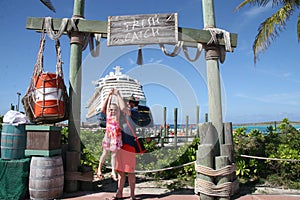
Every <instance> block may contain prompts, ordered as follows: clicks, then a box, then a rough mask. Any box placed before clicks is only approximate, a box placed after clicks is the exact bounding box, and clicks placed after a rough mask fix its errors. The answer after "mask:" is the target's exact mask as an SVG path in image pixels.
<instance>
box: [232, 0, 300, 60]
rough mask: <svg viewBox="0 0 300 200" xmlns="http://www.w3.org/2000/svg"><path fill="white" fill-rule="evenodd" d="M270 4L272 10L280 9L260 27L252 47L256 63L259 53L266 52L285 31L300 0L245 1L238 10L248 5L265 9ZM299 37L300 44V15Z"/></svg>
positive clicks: (299, 17) (299, 20) (299, 24)
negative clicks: (280, 33) (281, 32)
mask: <svg viewBox="0 0 300 200" xmlns="http://www.w3.org/2000/svg"><path fill="white" fill-rule="evenodd" d="M269 3H271V4H272V8H274V7H279V9H278V10H277V11H276V12H275V13H274V14H273V15H272V16H270V17H269V18H267V19H266V20H265V21H264V22H263V23H261V24H260V26H259V29H258V33H257V35H256V37H255V40H254V43H253V46H252V48H253V53H254V63H256V60H257V59H258V53H260V52H263V51H265V50H266V49H267V48H268V47H269V46H270V44H271V42H272V41H273V40H274V39H275V38H276V37H277V36H278V35H279V32H280V31H282V30H284V29H285V26H286V22H287V21H288V20H289V18H290V17H291V16H292V15H293V14H294V12H295V10H296V9H298V8H299V6H300V0H244V1H243V2H242V3H241V4H240V5H238V6H237V7H236V10H239V9H240V8H242V7H244V6H245V5H246V4H251V5H257V6H261V7H265V6H266V5H268V4H269ZM297 36H298V42H300V13H299V14H298V22H297Z"/></svg>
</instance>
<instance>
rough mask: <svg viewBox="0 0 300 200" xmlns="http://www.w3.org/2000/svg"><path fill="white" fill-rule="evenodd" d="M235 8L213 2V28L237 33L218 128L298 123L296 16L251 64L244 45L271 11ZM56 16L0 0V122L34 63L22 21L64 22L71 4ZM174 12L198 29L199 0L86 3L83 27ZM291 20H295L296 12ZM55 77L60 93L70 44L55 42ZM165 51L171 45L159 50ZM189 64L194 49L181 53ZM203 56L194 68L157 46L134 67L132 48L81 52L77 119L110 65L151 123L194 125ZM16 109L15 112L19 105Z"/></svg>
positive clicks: (49, 63) (34, 36)
mask: <svg viewBox="0 0 300 200" xmlns="http://www.w3.org/2000/svg"><path fill="white" fill-rule="evenodd" d="M240 2H241V1H226V2H225V1H224V0H215V17H216V27H217V28H221V29H225V30H227V31H229V32H233V33H237V34H238V46H237V48H236V49H235V50H234V52H233V53H227V55H226V60H225V62H224V64H220V76H221V82H222V108H223V121H224V122H233V123H240V122H260V121H274V120H282V119H283V118H285V117H287V118H289V119H290V120H293V121H300V106H299V104H300V101H299V99H300V90H299V86H300V81H299V78H298V76H299V75H300V68H299V67H300V66H299V61H298V59H297V56H298V55H299V52H300V46H299V43H298V41H297V34H296V17H297V16H296V15H295V16H292V18H291V19H290V20H289V21H288V23H287V26H286V27H287V29H286V30H284V31H283V32H281V33H280V37H278V38H277V39H276V40H274V41H273V42H272V44H271V46H270V47H269V48H268V49H267V51H265V52H264V53H262V54H260V57H259V58H260V59H259V60H258V62H257V63H256V65H255V64H254V62H253V52H252V44H253V41H254V38H255V35H256V33H257V29H258V27H259V24H260V23H261V22H262V21H263V20H264V19H266V17H267V16H269V15H270V14H271V13H272V12H273V11H274V10H273V9H272V8H271V7H268V6H267V7H265V8H257V7H245V8H243V9H242V10H240V11H238V12H235V11H234V8H235V7H236V6H237V5H238V4H239V3H240ZM52 3H53V5H54V6H55V7H56V10H57V12H56V13H52V12H51V11H49V10H48V9H47V8H46V7H45V6H44V5H43V4H42V3H40V1H39V0H26V1H24V0H2V1H0V26H1V27H2V28H1V36H2V37H1V38H2V40H1V45H0V52H1V59H0V69H1V74H0V83H1V85H2V91H1V93H0V99H1V103H0V114H1V115H4V114H5V113H6V112H7V111H8V110H9V108H10V104H11V103H12V104H14V105H16V104H17V103H18V96H17V92H20V93H21V98H22V97H23V96H24V94H25V93H26V89H27V87H28V85H29V81H30V77H31V75H32V71H33V66H34V64H35V62H36V56H37V51H38V47H39V37H40V35H39V34H38V33H37V32H35V31H32V30H27V29H26V28H25V24H26V18H27V17H46V16H51V17H53V18H65V17H68V18H70V17H71V16H72V13H73V1H72V0H64V1H59V0H52ZM173 12H177V13H178V26H179V27H185V28H194V29H203V16H202V2H201V0H189V1H179V0H164V1H161V0H160V1H159V0H152V1H143V0H142V1H141V0H131V1H124V0H116V1H107V0H106V1H104V0H86V1H85V18H86V19H87V20H102V21H107V17H108V16H116V15H135V14H152V13H173ZM296 14H297V13H296ZM61 44H62V58H63V61H64V65H63V70H64V76H65V82H66V85H67V86H68V78H69V56H70V45H69V38H68V37H67V36H62V37H61ZM167 48H168V50H170V51H171V50H172V48H173V47H172V46H168V47H167ZM189 52H190V54H191V57H192V56H193V55H194V52H195V49H189ZM203 55H204V52H202V56H201V57H200V58H199V59H198V60H197V61H196V62H193V63H191V62H189V61H187V59H186V58H185V56H184V54H183V53H182V52H181V53H180V54H179V55H178V56H177V57H173V58H171V57H168V56H166V55H164V54H163V53H162V52H161V50H160V48H159V46H158V45H147V46H145V47H144V48H143V56H144V65H143V66H137V65H136V63H135V61H136V59H137V46H126V47H107V46H106V39H102V40H101V47H100V56H99V57H97V58H94V57H92V56H91V55H90V54H89V50H88V49H87V50H85V51H84V52H83V65H82V72H83V74H82V108H81V113H82V120H83V121H84V116H85V113H86V109H85V108H84V107H85V104H86V101H87V100H88V99H89V97H90V96H91V95H92V93H93V85H92V81H93V80H96V79H97V78H99V77H101V76H103V75H106V74H107V73H108V72H109V71H111V70H112V68H113V67H114V66H115V65H120V66H121V67H122V68H123V73H128V74H130V75H131V76H133V77H135V78H137V79H139V80H140V81H141V83H142V84H143V85H144V91H145V94H146V97H147V100H148V101H147V103H148V106H149V107H151V108H152V110H153V112H154V117H155V123H160V122H161V119H162V108H163V107H164V106H165V107H167V109H168V114H167V118H168V122H170V123H172V122H173V109H174V108H175V107H177V108H178V109H179V115H180V116H179V122H182V123H185V116H187V115H188V116H189V118H190V122H191V123H193V122H195V121H194V120H195V114H196V113H195V108H196V106H197V105H198V106H199V107H200V121H202V122H203V121H204V114H205V113H207V112H208V99H207V87H206V65H205V60H204V57H203ZM44 56H45V58H44V59H45V71H54V70H55V62H56V60H55V59H56V58H55V55H54V42H53V41H51V40H50V39H49V38H48V39H47V41H46V49H45V54H44ZM20 110H21V111H22V110H23V106H22V105H21V103H20Z"/></svg>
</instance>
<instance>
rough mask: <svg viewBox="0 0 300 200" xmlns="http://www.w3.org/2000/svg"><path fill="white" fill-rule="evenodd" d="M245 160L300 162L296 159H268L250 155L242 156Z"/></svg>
mask: <svg viewBox="0 0 300 200" xmlns="http://www.w3.org/2000/svg"><path fill="white" fill-rule="evenodd" d="M240 156H241V157H244V158H255V159H260V160H275V161H288V162H300V160H295V159H284V158H266V157H259V156H248V155H240Z"/></svg>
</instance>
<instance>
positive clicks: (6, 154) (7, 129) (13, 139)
mask: <svg viewBox="0 0 300 200" xmlns="http://www.w3.org/2000/svg"><path fill="white" fill-rule="evenodd" d="M25 148H26V130H25V124H20V125H18V126H14V125H10V124H2V131H1V158H2V159H4V160H13V159H22V158H25Z"/></svg>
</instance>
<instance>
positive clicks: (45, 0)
mask: <svg viewBox="0 0 300 200" xmlns="http://www.w3.org/2000/svg"><path fill="white" fill-rule="evenodd" d="M40 1H41V2H42V3H43V4H44V5H45V6H47V8H49V9H50V10H51V11H53V12H56V11H55V8H54V6H53V5H52V3H51V0H40Z"/></svg>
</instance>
